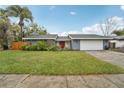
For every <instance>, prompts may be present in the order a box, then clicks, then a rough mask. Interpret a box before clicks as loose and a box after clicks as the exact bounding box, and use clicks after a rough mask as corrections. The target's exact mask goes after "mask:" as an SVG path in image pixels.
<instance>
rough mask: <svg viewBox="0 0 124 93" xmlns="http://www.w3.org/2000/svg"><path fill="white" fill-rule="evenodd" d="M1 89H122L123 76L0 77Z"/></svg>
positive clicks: (12, 75) (11, 75) (14, 75)
mask: <svg viewBox="0 0 124 93" xmlns="http://www.w3.org/2000/svg"><path fill="white" fill-rule="evenodd" d="M0 87H3V88H8V87H9V88H11V87H14V88H15V87H18V88H20V87H21V88H85V87H88V88H90V87H93V88H116V87H121V88H124V74H115V75H79V76H41V75H28V74H26V75H16V74H10V75H4V74H3V75H0Z"/></svg>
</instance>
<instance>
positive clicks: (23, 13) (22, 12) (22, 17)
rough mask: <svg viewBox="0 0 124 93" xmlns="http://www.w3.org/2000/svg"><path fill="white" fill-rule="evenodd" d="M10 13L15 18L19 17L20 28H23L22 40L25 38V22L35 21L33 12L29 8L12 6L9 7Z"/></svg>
mask: <svg viewBox="0 0 124 93" xmlns="http://www.w3.org/2000/svg"><path fill="white" fill-rule="evenodd" d="M7 10H8V12H9V13H10V15H11V16H14V17H19V23H18V24H19V26H20V28H21V31H20V32H21V35H20V37H21V39H22V37H24V34H23V33H24V32H23V26H24V21H29V20H30V21H31V22H32V21H33V16H32V12H31V11H30V10H29V9H28V8H27V7H21V6H19V5H11V6H9V7H7Z"/></svg>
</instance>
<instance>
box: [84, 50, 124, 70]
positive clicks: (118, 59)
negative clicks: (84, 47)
mask: <svg viewBox="0 0 124 93" xmlns="http://www.w3.org/2000/svg"><path fill="white" fill-rule="evenodd" d="M86 52H87V53H89V54H91V55H92V56H95V57H97V58H99V59H101V60H104V61H107V62H109V63H111V64H115V65H118V66H120V67H122V68H124V53H120V52H114V51H86Z"/></svg>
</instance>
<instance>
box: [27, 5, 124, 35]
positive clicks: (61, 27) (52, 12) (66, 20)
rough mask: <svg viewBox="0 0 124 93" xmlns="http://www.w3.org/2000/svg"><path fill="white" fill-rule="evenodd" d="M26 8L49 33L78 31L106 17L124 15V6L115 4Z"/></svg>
mask: <svg viewBox="0 0 124 93" xmlns="http://www.w3.org/2000/svg"><path fill="white" fill-rule="evenodd" d="M28 8H29V9H30V10H31V11H32V14H33V17H34V21H35V22H36V23H38V24H40V25H43V26H45V27H46V28H47V31H48V32H49V33H65V32H79V33H80V32H82V29H84V28H86V27H89V28H90V27H92V26H94V25H95V24H99V23H100V22H101V21H103V20H105V19H106V18H109V17H112V16H116V17H118V18H123V17H124V7H123V6H117V5H115V6H113V5H109V6H107V5H106V6H103V5H101V6H100V5H99V6H98V5H96V6H95V5H89V6H88V5H81V6H79V5H77V6H76V5H73V6H72V5H68V6H66V5H63V6H59V5H56V6H53V5H52V6H50V5H49V6H46V5H41V6H40V5H39V6H38V5H32V6H28Z"/></svg>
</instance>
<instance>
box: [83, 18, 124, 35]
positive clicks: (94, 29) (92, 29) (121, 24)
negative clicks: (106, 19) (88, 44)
mask: <svg viewBox="0 0 124 93" xmlns="http://www.w3.org/2000/svg"><path fill="white" fill-rule="evenodd" d="M112 20H113V21H114V22H115V23H117V24H118V28H115V29H114V30H116V29H122V28H124V19H123V18H121V17H118V16H114V17H112ZM101 25H102V27H103V28H104V29H105V24H99V23H97V24H94V25H91V26H87V27H83V28H82V32H83V33H84V34H98V35H103V33H102V31H101V29H100V26H101Z"/></svg>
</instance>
